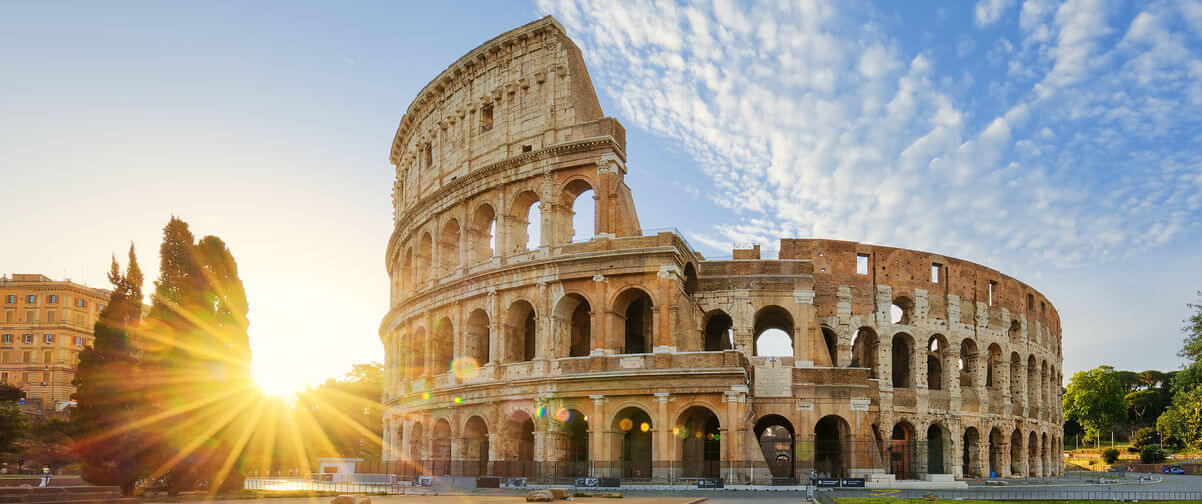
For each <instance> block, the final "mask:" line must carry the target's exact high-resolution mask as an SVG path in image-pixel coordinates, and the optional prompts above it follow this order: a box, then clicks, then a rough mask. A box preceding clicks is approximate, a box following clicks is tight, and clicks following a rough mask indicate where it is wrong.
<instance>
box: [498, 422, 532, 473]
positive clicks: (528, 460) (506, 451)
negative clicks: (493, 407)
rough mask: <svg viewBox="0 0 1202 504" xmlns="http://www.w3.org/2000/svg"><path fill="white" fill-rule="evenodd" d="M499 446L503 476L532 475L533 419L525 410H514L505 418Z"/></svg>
mask: <svg viewBox="0 0 1202 504" xmlns="http://www.w3.org/2000/svg"><path fill="white" fill-rule="evenodd" d="M501 438H502V439H501V445H500V447H499V451H501V452H502V453H500V456H501V459H502V460H506V461H509V463H506V464H502V466H503V467H504V469H503V470H501V471H500V472H502V473H504V474H503V476H513V477H525V476H528V475H529V476H533V475H534V470H535V467H534V419H532V418H530V415H529V414H528V413H526V412H525V411H520V410H518V411H514V412H513V413H511V414H510V415H509V417H508V418H506V419H505V427H504V429H503V430H502V431H501Z"/></svg>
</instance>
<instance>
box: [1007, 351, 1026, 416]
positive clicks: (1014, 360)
mask: <svg viewBox="0 0 1202 504" xmlns="http://www.w3.org/2000/svg"><path fill="white" fill-rule="evenodd" d="M1023 385H1024V383H1023V358H1022V357H1019V355H1018V352H1010V403H1011V404H1020V401H1022V393H1023Z"/></svg>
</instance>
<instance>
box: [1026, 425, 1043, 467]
mask: <svg viewBox="0 0 1202 504" xmlns="http://www.w3.org/2000/svg"><path fill="white" fill-rule="evenodd" d="M1039 456H1040V454H1039V434H1036V433H1035V431H1031V433H1030V434H1029V435H1028V436H1027V476H1028V477H1031V478H1035V477H1039V475H1040V474H1039V472H1040V466H1041V465H1042V464H1040V463H1039Z"/></svg>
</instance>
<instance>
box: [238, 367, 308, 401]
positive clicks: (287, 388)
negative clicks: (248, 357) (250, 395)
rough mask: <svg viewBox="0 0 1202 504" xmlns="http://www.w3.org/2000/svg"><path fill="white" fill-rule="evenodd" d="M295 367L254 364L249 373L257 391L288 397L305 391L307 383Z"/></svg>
mask: <svg viewBox="0 0 1202 504" xmlns="http://www.w3.org/2000/svg"><path fill="white" fill-rule="evenodd" d="M298 371H299V370H298V369H297V368H296V367H295V366H287V365H272V364H271V363H259V362H255V363H254V364H253V365H252V366H251V373H252V374H253V375H254V377H255V383H256V384H258V386H259V389H260V390H262V391H263V392H264V393H266V394H267V395H272V396H279V397H288V396H293V395H296V394H297V393H298V392H300V391H302V390H304V389H305V387H306V386H308V383H307V382H306V380H305V377H304V376H303V375H301V374H300V373H298Z"/></svg>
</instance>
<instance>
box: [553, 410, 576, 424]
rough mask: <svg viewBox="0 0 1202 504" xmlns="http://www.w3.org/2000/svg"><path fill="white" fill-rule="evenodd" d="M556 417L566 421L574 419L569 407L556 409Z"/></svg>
mask: <svg viewBox="0 0 1202 504" xmlns="http://www.w3.org/2000/svg"><path fill="white" fill-rule="evenodd" d="M555 419H556V420H559V421H560V422H566V421H568V420H571V419H572V412H571V411H570V410H568V409H567V408H559V409H558V410H556V411H555Z"/></svg>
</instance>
